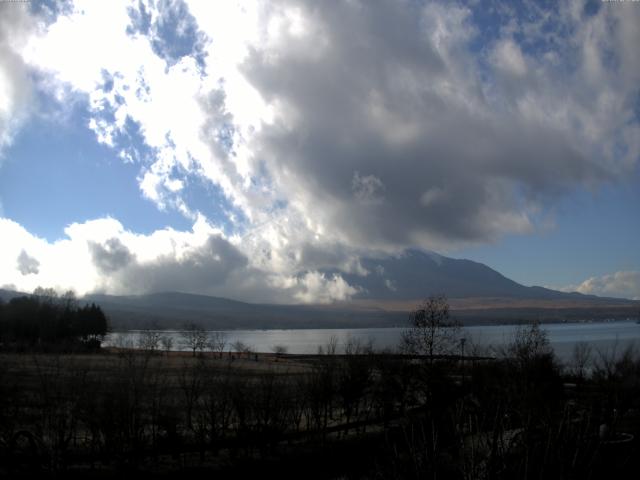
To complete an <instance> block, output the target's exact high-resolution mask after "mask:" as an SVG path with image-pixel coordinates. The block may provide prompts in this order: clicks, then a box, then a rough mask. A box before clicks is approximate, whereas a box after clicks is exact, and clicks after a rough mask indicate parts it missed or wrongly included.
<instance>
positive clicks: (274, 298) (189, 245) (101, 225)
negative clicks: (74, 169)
mask: <svg viewBox="0 0 640 480" xmlns="http://www.w3.org/2000/svg"><path fill="white" fill-rule="evenodd" d="M65 233H66V236H65V238H64V239H60V240H57V241H55V242H48V241H46V240H44V239H40V238H37V237H34V236H32V235H31V234H30V233H29V232H27V231H26V230H25V229H24V228H23V227H21V226H20V225H18V224H17V223H15V222H13V221H11V220H7V219H0V236H1V237H2V238H6V239H10V241H9V242H7V244H6V245H3V247H4V248H3V250H2V252H0V267H2V268H0V285H12V286H13V288H15V289H18V290H21V291H32V290H33V289H34V288H36V287H37V286H40V285H47V286H51V287H53V288H56V289H58V290H60V291H63V290H67V289H70V288H71V289H73V290H75V291H77V292H78V293H79V294H84V293H89V292H109V293H113V294H141V293H148V292H161V291H184V292H191V293H201V294H207V295H217V296H224V297H229V298H235V299H239V300H246V301H254V302H257V301H262V302H276V303H300V302H303V303H327V302H332V301H336V300H345V299H348V298H350V297H351V296H352V295H353V294H355V293H356V292H357V289H355V288H353V287H351V286H350V285H349V284H348V283H347V282H346V281H345V280H344V279H343V278H342V277H341V276H340V275H338V274H326V273H321V272H319V271H317V270H308V271H305V272H299V273H287V272H274V271H265V270H262V269H260V268H256V267H254V266H252V265H250V262H249V259H248V257H247V256H246V255H245V254H244V253H243V252H242V251H241V250H240V249H239V247H238V245H235V244H234V243H232V241H230V240H228V239H226V238H224V236H223V235H222V232H221V231H220V230H219V229H217V228H215V227H214V226H212V225H211V224H209V223H208V222H207V221H206V220H205V219H204V218H203V217H199V218H198V220H197V221H196V222H195V224H194V226H193V229H192V230H191V231H190V232H179V231H175V230H172V229H164V230H157V231H155V232H152V233H151V234H149V235H141V234H136V233H133V232H131V231H128V230H126V229H124V227H123V226H122V225H121V224H120V222H118V221H117V220H114V219H112V218H103V219H98V220H92V221H88V222H84V223H75V224H72V225H70V226H69V227H67V228H66V230H65ZM23 245H25V246H26V247H23ZM27 248H28V250H29V251H30V252H34V255H37V259H36V257H34V256H32V255H30V254H28V253H27V251H26V249H27ZM16 258H17V262H16ZM11 259H13V263H11V261H10V260H11ZM15 273H19V274H20V275H16V274H15Z"/></svg>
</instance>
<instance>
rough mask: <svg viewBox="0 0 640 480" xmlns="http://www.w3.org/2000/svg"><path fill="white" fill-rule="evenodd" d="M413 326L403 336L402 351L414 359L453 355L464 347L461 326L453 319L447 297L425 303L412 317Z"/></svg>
mask: <svg viewBox="0 0 640 480" xmlns="http://www.w3.org/2000/svg"><path fill="white" fill-rule="evenodd" d="M410 323H411V326H410V327H409V329H407V330H405V331H404V332H402V348H403V350H404V351H406V352H407V353H411V354H414V355H428V356H429V358H431V359H432V358H433V356H434V355H442V354H451V353H453V352H454V351H456V350H457V347H458V346H459V345H460V324H459V323H458V322H457V321H455V320H452V319H451V318H450V316H449V303H448V302H447V298H446V297H445V296H444V295H435V296H431V297H429V298H427V299H426V300H424V301H423V302H422V303H421V304H420V305H419V306H418V308H416V309H415V310H414V311H413V312H411V315H410Z"/></svg>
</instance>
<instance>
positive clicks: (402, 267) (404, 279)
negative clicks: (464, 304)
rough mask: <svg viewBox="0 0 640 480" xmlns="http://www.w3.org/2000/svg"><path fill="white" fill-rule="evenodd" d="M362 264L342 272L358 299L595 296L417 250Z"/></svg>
mask: <svg viewBox="0 0 640 480" xmlns="http://www.w3.org/2000/svg"><path fill="white" fill-rule="evenodd" d="M361 264H362V266H363V267H364V268H365V269H366V270H367V271H368V272H370V273H369V275H367V276H360V275H356V274H347V275H343V277H344V279H345V280H346V281H347V282H348V283H349V284H350V285H354V286H357V287H359V288H360V289H361V290H362V291H361V293H360V294H359V295H358V296H357V298H366V299H380V300H415V299H420V298H424V297H425V296H429V295H432V294H437V293H444V294H445V295H447V296H448V297H449V298H466V297H476V298H477V297H505V298H521V299H525V298H526V299H569V298H571V299H576V298H597V297H593V296H587V295H581V294H579V293H565V292H558V291H555V290H550V289H547V288H543V287H525V286H524V285H520V284H519V283H516V282H514V281H513V280H510V279H509V278H507V277H505V276H504V275H502V274H500V273H498V272H496V271H495V270H493V269H492V268H489V267H487V266H486V265H484V264H482V263H478V262H474V261H471V260H458V259H454V258H448V257H445V256H442V255H438V254H436V253H424V252H420V251H416V250H409V251H407V252H405V253H404V254H403V255H401V256H398V257H391V258H386V259H371V258H366V259H363V260H362V262H361Z"/></svg>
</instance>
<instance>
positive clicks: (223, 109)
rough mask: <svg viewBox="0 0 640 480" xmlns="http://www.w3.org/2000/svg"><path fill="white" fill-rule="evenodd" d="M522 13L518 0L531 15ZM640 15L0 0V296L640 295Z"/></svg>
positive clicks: (476, 5)
mask: <svg viewBox="0 0 640 480" xmlns="http://www.w3.org/2000/svg"><path fill="white" fill-rule="evenodd" d="M514 3H515V2H514ZM638 45H640V3H637V2H599V1H598V2H593V1H589V2H583V1H579V0H572V1H559V2H556V1H550V2H540V1H536V2H527V1H525V2H522V3H519V4H518V5H512V4H511V2H504V1H496V2H493V1H482V2H480V1H469V2H455V1H453V2H452V1H443V2H437V1H434V2H422V1H417V0H411V1H409V0H406V1H404V0H395V1H392V0H388V1H387V0H378V1H365V0H360V1H359V0H344V1H338V0H335V1H327V2H317V1H312V0H308V1H305V0H277V1H260V0H255V1H249V0H247V1H238V2H232V1H228V2H227V1H225V2H209V1H204V0H201V1H196V0H193V1H192V0H180V1H175V0H166V1H164V0H163V1H138V2H120V1H109V2H98V1H90V0H86V1H75V2H74V1H70V2H46V1H36V0H33V1H30V2H0V247H1V248H0V287H3V288H12V289H17V290H20V291H32V290H33V289H34V288H36V287H38V286H43V287H52V288H56V289H58V290H60V291H63V290H68V289H72V290H74V291H75V292H76V293H78V294H79V295H82V294H85V293H90V292H104V293H112V294H139V293H147V292H158V291H166V290H179V291H184V292H191V293H202V294H209V295H217V296H225V297H229V298H235V299H240V300H246V301H255V302H275V303H330V302H334V301H347V300H349V299H351V298H354V297H357V296H358V295H359V294H361V293H362V292H361V291H360V290H359V288H358V287H357V286H355V285H350V284H349V283H348V282H347V281H345V279H344V278H343V275H346V274H354V273H355V274H357V275H360V276H363V277H366V276H367V275H369V274H372V272H368V271H367V270H366V269H364V268H363V267H362V262H361V260H362V259H364V258H388V257H394V256H396V257H397V256H402V255H403V254H404V252H407V251H408V250H422V251H427V252H430V251H433V252H438V253H440V254H443V255H447V256H451V257H454V258H468V259H471V260H475V261H478V262H483V263H485V264H487V265H488V266H490V267H492V268H494V269H496V270H498V271H499V272H501V273H502V274H504V275H506V276H507V277H509V278H511V279H513V280H515V281H517V282H520V283H523V284H525V285H543V286H549V287H552V288H557V289H562V290H566V291H579V292H582V293H590V294H597V295H606V296H619V297H624V298H640V248H638V239H639V238H640V215H639V210H640V209H639V205H640V56H638V54H637V46H638Z"/></svg>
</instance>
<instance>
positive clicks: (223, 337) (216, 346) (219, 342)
mask: <svg viewBox="0 0 640 480" xmlns="http://www.w3.org/2000/svg"><path fill="white" fill-rule="evenodd" d="M226 346H227V334H226V333H224V332H211V333H210V335H209V348H210V349H211V350H213V351H214V352H218V357H220V358H222V353H223V352H224V348H225V347H226Z"/></svg>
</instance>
